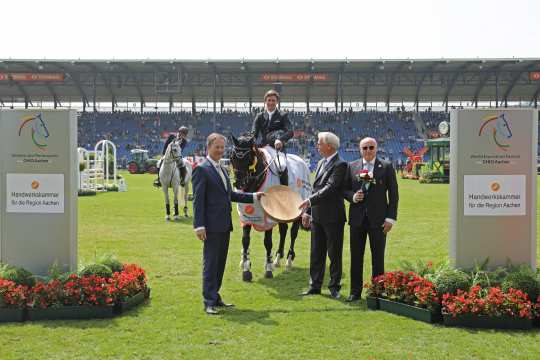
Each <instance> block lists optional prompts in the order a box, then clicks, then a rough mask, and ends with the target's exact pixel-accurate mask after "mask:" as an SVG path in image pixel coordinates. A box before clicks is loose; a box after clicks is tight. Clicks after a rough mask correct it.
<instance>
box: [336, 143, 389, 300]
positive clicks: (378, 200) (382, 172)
mask: <svg viewBox="0 0 540 360" xmlns="http://www.w3.org/2000/svg"><path fill="white" fill-rule="evenodd" d="M360 153H361V154H362V158H361V159H359V160H356V161H353V162H352V163H350V164H349V168H348V169H347V176H346V178H345V186H344V196H345V198H346V199H347V200H348V201H349V202H350V203H351V205H350V207H349V225H350V240H351V294H350V296H349V298H348V299H347V301H356V300H359V299H360V296H361V294H362V285H363V280H362V273H363V270H364V250H365V247H366V238H367V236H369V247H370V249H371V262H372V264H371V275H372V276H377V275H381V274H383V273H384V249H385V247H386V234H388V232H389V231H390V230H391V229H392V226H393V225H394V224H395V223H396V221H397V209H398V200H399V194H398V184H397V180H396V172H395V170H394V168H393V167H392V164H391V163H390V162H387V161H384V160H380V159H379V158H377V141H375V139H373V138H364V139H362V141H360ZM366 172H367V174H370V177H372V178H373V180H371V181H364V180H363V179H362V176H361V175H360V174H362V173H364V174H365V173H366Z"/></svg>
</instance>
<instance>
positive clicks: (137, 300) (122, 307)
mask: <svg viewBox="0 0 540 360" xmlns="http://www.w3.org/2000/svg"><path fill="white" fill-rule="evenodd" d="M146 299H147V297H146V291H143V292H140V293H138V294H136V295H134V296H132V297H130V298H128V299H126V301H121V302H119V303H118V304H116V305H115V312H116V313H117V314H122V313H124V312H126V311H128V310H130V309H133V308H134V307H136V306H139V305H140V304H142V303H143V302H145V301H146Z"/></svg>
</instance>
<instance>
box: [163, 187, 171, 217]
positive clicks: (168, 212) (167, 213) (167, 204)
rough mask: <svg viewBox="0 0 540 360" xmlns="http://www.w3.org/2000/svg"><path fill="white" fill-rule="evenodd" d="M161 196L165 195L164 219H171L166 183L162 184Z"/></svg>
mask: <svg viewBox="0 0 540 360" xmlns="http://www.w3.org/2000/svg"><path fill="white" fill-rule="evenodd" d="M162 190H163V196H164V197H165V220H167V221H169V220H171V204H170V202H169V189H168V188H167V186H166V185H164V186H162Z"/></svg>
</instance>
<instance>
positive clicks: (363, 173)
mask: <svg viewBox="0 0 540 360" xmlns="http://www.w3.org/2000/svg"><path fill="white" fill-rule="evenodd" d="M356 181H358V182H359V183H360V184H361V185H364V184H366V185H367V184H375V178H373V173H372V172H371V171H367V169H363V170H360V171H358V172H357V173H356Z"/></svg>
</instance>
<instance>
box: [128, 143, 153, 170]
mask: <svg viewBox="0 0 540 360" xmlns="http://www.w3.org/2000/svg"><path fill="white" fill-rule="evenodd" d="M157 163H158V161H157V160H156V159H150V157H149V156H148V150H142V149H133V150H131V160H130V161H129V162H128V164H127V168H128V171H129V173H130V174H145V173H150V174H157V172H158V168H157Z"/></svg>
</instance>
